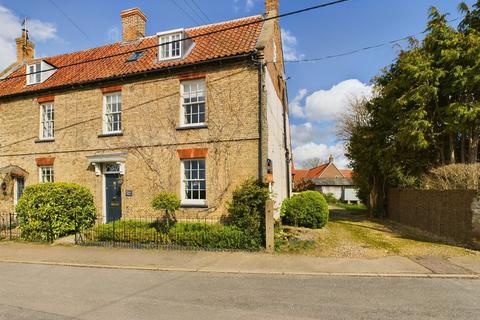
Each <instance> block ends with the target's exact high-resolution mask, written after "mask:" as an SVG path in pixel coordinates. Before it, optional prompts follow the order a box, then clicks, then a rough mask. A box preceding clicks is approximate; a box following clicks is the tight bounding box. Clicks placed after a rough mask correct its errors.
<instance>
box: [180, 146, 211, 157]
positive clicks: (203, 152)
mask: <svg viewBox="0 0 480 320" xmlns="http://www.w3.org/2000/svg"><path fill="white" fill-rule="evenodd" d="M177 153H178V157H179V158H180V159H195V158H206V157H207V154H208V149H207V148H201V149H180V150H177Z"/></svg>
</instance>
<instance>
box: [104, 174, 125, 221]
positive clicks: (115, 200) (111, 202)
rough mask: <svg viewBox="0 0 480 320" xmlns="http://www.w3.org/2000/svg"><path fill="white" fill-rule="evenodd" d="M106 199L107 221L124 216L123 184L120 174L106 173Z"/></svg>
mask: <svg viewBox="0 0 480 320" xmlns="http://www.w3.org/2000/svg"><path fill="white" fill-rule="evenodd" d="M105 198H106V199H105V200H106V207H107V208H106V209H107V222H111V221H116V220H120V219H121V218H122V185H121V183H120V174H106V175H105Z"/></svg>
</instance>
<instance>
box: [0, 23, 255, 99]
mask: <svg viewBox="0 0 480 320" xmlns="http://www.w3.org/2000/svg"><path fill="white" fill-rule="evenodd" d="M255 22H258V23H255ZM248 23H252V24H249V25H246V26H240V25H244V24H248ZM236 26H240V27H238V28H234V29H229V28H233V27H236ZM262 26H263V20H262V16H259V15H258V16H252V17H247V18H242V19H237V20H231V21H227V22H223V23H217V24H210V25H205V26H201V27H196V28H191V29H186V30H185V33H186V36H187V37H194V39H193V41H194V43H195V45H194V46H193V49H192V50H191V52H190V53H189V54H188V55H187V56H186V57H185V58H184V59H179V60H171V61H165V62H159V61H158V58H157V57H158V47H157V46H156V45H157V44H158V38H157V36H151V37H145V38H142V39H140V40H138V41H135V42H131V43H122V42H118V43H114V44H110V45H105V46H102V47H98V48H93V49H88V50H85V51H79V52H74V53H68V54H63V55H59V56H54V57H48V58H43V59H36V60H38V61H39V60H43V61H45V62H47V63H49V64H51V65H53V66H55V67H56V68H58V70H57V71H56V72H55V73H54V74H53V75H52V76H51V77H50V78H49V79H47V80H46V81H44V82H43V83H39V84H35V85H30V86H26V77H25V76H24V75H25V74H26V68H25V67H22V68H20V69H19V70H16V71H15V72H13V73H12V74H11V75H9V76H8V77H7V78H6V80H3V81H0V97H3V96H9V95H13V94H19V93H28V92H34V91H37V90H41V89H50V88H52V89H53V88H56V87H61V86H65V85H72V84H79V83H86V82H90V81H95V80H101V79H108V78H113V77H119V76H124V75H130V74H135V73H141V72H145V71H151V70H159V69H163V68H167V67H172V66H179V65H187V64H192V63H198V62H204V61H208V60H212V59H217V58H223V57H229V56H236V55H241V54H246V53H250V52H253V51H254V49H255V45H256V43H257V41H258V38H259V36H260V32H261V29H262ZM224 29H229V30H224ZM210 32H216V33H213V34H210V35H205V36H201V35H203V34H206V33H210ZM197 36H198V38H195V37H197ZM149 46H155V47H153V48H150V49H147V50H146V51H145V53H144V54H143V56H142V57H141V58H140V59H139V60H137V61H135V62H126V60H127V59H128V57H129V56H130V54H131V53H128V52H131V51H133V50H137V49H138V50H140V49H142V48H145V47H149ZM122 53H123V54H122ZM111 55H117V56H115V57H110V58H105V59H101V57H104V56H111ZM90 60H93V61H90ZM71 64H74V65H72V66H69V65H71Z"/></svg>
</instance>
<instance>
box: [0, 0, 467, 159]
mask: <svg viewBox="0 0 480 320" xmlns="http://www.w3.org/2000/svg"><path fill="white" fill-rule="evenodd" d="M325 2H328V0H280V13H285V12H289V11H293V10H297V9H302V8H305V7H309V6H313V5H317V4H320V3H325ZM465 2H466V3H467V4H472V3H473V2H474V1H473V0H467V1H465ZM458 3H459V1H457V0H401V1H399V0H350V1H348V2H345V3H341V4H338V5H335V6H331V7H326V8H322V9H318V10H315V11H310V12H306V13H302V14H298V15H295V16H290V17H286V18H283V19H281V21H280V24H281V27H282V34H283V43H284V55H285V59H286V60H298V59H311V58H321V57H325V56H330V55H337V54H342V53H345V52H350V51H353V50H356V49H360V48H364V47H368V46H372V45H377V44H380V43H384V42H389V41H391V40H395V39H400V38H403V37H405V36H409V35H415V34H418V33H420V32H422V31H423V30H424V29H425V26H426V19H427V15H428V9H429V8H430V7H431V6H436V7H437V8H438V9H439V10H440V11H441V12H443V13H449V14H450V16H449V19H455V18H456V17H458V16H459V13H458V10H457V6H458ZM132 7H140V8H141V10H142V11H143V12H144V13H145V14H146V16H147V18H148V21H147V34H148V35H152V34H155V33H157V32H160V31H165V30H171V29H177V28H183V27H185V28H186V27H193V26H197V25H202V24H207V23H209V22H219V21H224V20H229V19H235V18H240V17H244V16H250V15H255V14H262V13H263V12H264V1H263V0H163V1H158V0H143V1H142V0H137V1H134V0H102V1H98V0H94V1H93V0H82V1H76V0H0V26H1V28H0V30H1V32H0V69H3V68H5V67H7V66H8V65H9V64H10V63H12V62H14V60H15V41H14V39H15V38H16V37H18V36H19V35H20V29H21V26H20V23H21V21H22V19H23V18H25V17H27V18H28V21H29V22H28V28H29V30H30V36H31V39H32V40H33V41H34V42H35V44H36V56H37V57H41V56H52V55H57V54H61V53H66V52H73V51H78V50H83V49H87V48H91V47H94V46H101V45H104V44H107V43H112V42H116V41H119V40H120V37H121V21H120V15H119V14H120V11H122V10H124V9H128V8H132ZM199 8H200V9H199ZM457 22H458V21H456V22H453V23H457ZM419 38H421V35H420V36H419ZM405 46H406V42H405V41H403V42H399V43H396V44H389V45H386V46H382V47H380V48H376V49H371V50H361V51H360V52H358V53H355V54H349V55H345V56H342V57H337V58H331V59H324V60H321V61H317V62H308V63H307V62H302V63H287V64H286V72H285V73H286V76H287V77H288V78H289V80H288V93H289V101H290V105H289V107H290V120H291V121H290V122H291V133H292V146H293V157H294V161H295V165H296V167H297V168H300V167H303V166H304V164H305V162H307V160H309V159H312V158H319V159H321V160H326V159H327V158H328V157H329V155H330V154H331V155H333V156H334V159H335V163H336V164H337V166H339V167H347V166H348V159H347V158H346V157H345V154H344V153H345V145H344V142H343V141H341V140H339V139H338V138H337V135H336V123H337V121H338V119H339V118H340V117H341V116H342V114H345V112H347V110H348V101H350V100H351V99H352V98H355V97H367V98H368V96H370V95H371V90H372V87H371V79H372V78H373V77H374V76H376V75H378V74H379V73H380V72H381V69H382V68H384V67H386V66H388V65H389V64H391V63H392V62H393V61H394V59H395V57H396V55H397V54H398V51H399V49H400V48H402V47H405Z"/></svg>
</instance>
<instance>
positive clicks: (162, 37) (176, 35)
mask: <svg viewBox="0 0 480 320" xmlns="http://www.w3.org/2000/svg"><path fill="white" fill-rule="evenodd" d="M182 40H183V32H173V33H169V34H158V44H159V46H158V59H159V60H160V61H166V60H174V59H180V58H182V56H183V43H182ZM174 41H178V42H174ZM164 43H167V44H166V45H164ZM176 45H178V54H176V55H173V50H174V46H176ZM175 49H176V48H175Z"/></svg>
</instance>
